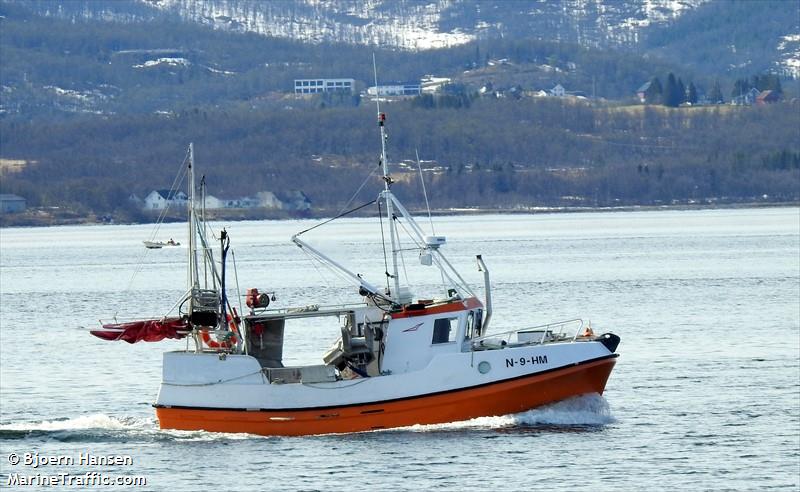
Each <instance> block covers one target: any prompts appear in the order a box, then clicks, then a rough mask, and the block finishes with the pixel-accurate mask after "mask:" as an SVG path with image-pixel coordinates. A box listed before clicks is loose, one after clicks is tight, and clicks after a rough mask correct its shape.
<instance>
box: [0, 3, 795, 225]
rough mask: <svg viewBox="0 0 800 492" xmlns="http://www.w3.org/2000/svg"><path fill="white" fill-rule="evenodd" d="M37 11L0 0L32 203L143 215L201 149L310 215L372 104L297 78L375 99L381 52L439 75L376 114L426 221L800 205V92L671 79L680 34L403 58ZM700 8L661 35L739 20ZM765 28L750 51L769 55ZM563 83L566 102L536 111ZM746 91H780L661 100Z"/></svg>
mask: <svg viewBox="0 0 800 492" xmlns="http://www.w3.org/2000/svg"><path fill="white" fill-rule="evenodd" d="M30 4H35V5H39V6H41V5H44V6H45V7H46V6H48V5H51V4H50V3H47V2H12V3H5V2H0V28H1V29H0V55H1V56H0V62H1V63H2V70H0V193H14V194H18V195H20V196H23V197H24V198H25V199H26V200H27V201H28V205H29V206H32V207H61V209H68V210H71V211H74V212H75V213H76V214H92V213H93V214H98V215H113V216H114V217H115V219H121V220H147V219H148V217H147V216H145V215H142V213H141V212H140V211H139V210H138V209H137V206H136V205H135V204H134V203H133V202H131V201H130V200H129V197H130V196H131V194H136V195H138V196H139V197H142V196H143V195H144V194H146V193H148V192H149V191H151V190H153V189H162V188H166V187H169V184H170V183H171V182H172V178H173V176H174V174H175V171H176V168H177V166H178V165H179V163H180V162H181V160H182V158H183V155H184V151H185V148H186V145H187V144H188V143H189V142H194V143H195V145H196V148H197V162H198V166H199V168H200V169H201V170H202V173H203V174H205V175H206V176H207V181H208V183H209V188H210V192H211V193H212V194H214V195H215V196H222V197H230V198H235V197H241V196H246V195H252V194H254V193H256V192H259V191H264V190H271V191H276V190H302V191H303V192H305V193H306V194H307V195H308V197H309V198H310V199H311V201H312V206H313V210H314V212H313V213H317V214H325V213H330V211H332V210H333V211H335V210H338V208H340V207H341V206H342V205H343V203H344V201H345V200H346V199H348V198H349V197H350V195H351V194H352V192H353V191H354V189H355V188H356V187H357V184H358V183H360V182H361V181H362V180H363V179H364V178H365V177H366V176H367V175H369V173H370V172H372V171H373V170H374V168H375V165H376V163H377V154H378V150H379V145H378V144H379V142H378V141H377V140H378V138H377V129H376V127H375V123H374V119H375V106H374V103H372V102H370V101H368V100H367V99H366V98H362V97H361V96H360V94H358V93H355V94H352V95H342V94H325V95H315V96H295V95H293V94H292V93H291V88H292V86H293V79H295V78H303V77H352V78H354V79H356V85H357V89H358V90H359V91H360V90H362V89H364V88H365V86H367V85H368V84H371V83H372V82H371V81H372V77H373V73H372V54H373V52H374V53H375V55H376V58H377V60H378V65H379V75H380V78H381V80H387V81H388V80H418V79H419V78H420V77H421V76H423V75H425V74H434V75H437V76H444V77H449V78H451V80H452V83H451V84H450V85H448V86H445V87H444V89H443V91H442V92H441V93H439V94H436V95H430V94H425V95H422V96H420V97H416V98H409V99H405V100H400V101H394V102H387V103H386V104H385V105H384V109H386V110H387V112H388V114H389V134H390V137H391V138H390V140H389V152H390V159H391V161H392V163H393V164H395V165H396V167H395V171H394V174H395V175H396V177H397V179H398V184H397V185H396V187H397V189H398V192H399V193H400V194H401V195H405V197H406V199H407V200H408V201H409V202H410V203H411V204H412V205H414V206H422V204H423V203H424V200H423V199H422V196H421V194H420V193H419V191H418V186H416V182H415V181H414V180H416V179H418V178H417V177H416V175H415V174H414V173H413V172H412V171H413V169H414V168H415V164H414V163H413V160H414V156H415V151H417V150H418V151H419V154H420V157H421V159H422V160H423V161H424V167H425V169H426V170H427V171H426V176H427V178H426V179H427V180H428V181H429V190H430V191H431V195H432V200H433V205H434V207H484V208H525V207H534V206H542V205H548V206H562V205H573V206H610V205H634V204H670V203H689V202H714V203H716V202H741V201H755V200H757V201H768V202H779V201H787V200H789V201H797V200H800V168H799V166H800V107H798V102H797V97H798V81H797V80H795V79H792V78H789V77H786V76H785V75H781V74H776V73H773V72H768V71H764V70H763V66H762V65H757V64H756V63H755V62H754V63H753V65H752V68H753V71H752V72H746V71H745V72H744V74H745V75H744V76H738V75H737V76H734V73H740V72H734V71H731V70H725V69H724V68H723V67H722V66H721V65H718V64H716V65H715V63H717V62H718V61H719V62H720V63H722V62H721V61H720V60H723V58H724V57H722V55H721V54H720V55H719V57H716V56H715V61H709V62H708V63H696V62H691V63H685V62H686V60H683V59H681V58H680V57H674V56H668V53H667V51H669V52H673V53H674V52H675V51H676V49H667V48H666V47H667V46H673V47H675V46H681V48H680V49H685V50H688V47H686V46H684V45H681V44H680V43H681V42H682V41H681V39H688V35H679V36H677V37H676V35H675V34H671V33H672V32H673V31H663V32H662V31H658V30H652V31H651V37H649V38H648V40H647V41H646V42H647V43H650V44H651V45H652V49H650V50H647V51H645V52H641V53H636V52H632V51H630V50H622V51H616V50H613V49H600V48H596V47H587V46H585V45H580V44H573V43H567V42H557V41H555V40H542V39H533V38H516V37H509V38H505V37H504V38H487V39H479V40H477V41H473V42H470V43H466V44H462V45H459V46H455V47H450V48H447V49H434V50H425V51H420V52H412V51H406V50H396V49H389V48H382V49H375V48H373V47H366V46H360V45H352V44H330V43H316V44H304V43H301V42H299V41H292V40H289V39H278V38H271V37H265V36H261V35H256V34H252V33H237V32H228V31H223V30H214V29H211V28H209V27H205V26H202V25H196V24H191V23H187V22H185V21H181V20H180V19H177V18H176V17H175V16H170V15H165V16H159V17H147V18H146V22H145V21H144V20H142V18H137V17H136V16H135V15H133V14H132V13H131V12H132V11H130V9H129V7H130V5H131V2H122V3H118V4H117V3H114V4H110V5H113V6H114V7H115V8H117V9H121V10H125V9H128V13H129V14H130V15H131V16H132V17H131V18H130V19H128V20H129V21H126V22H123V21H121V20H119V17H114V19H115V20H113V21H103V20H98V19H92V18H66V17H59V16H42V15H38V14H36V13H34V11H32V10H29V9H28V8H26V5H30ZM133 5H136V6H137V8H141V9H144V10H147V7H146V6H142V5H141V4H139V3H137V2H133ZM711 5H712V7H708V8H709V9H711V10H702V9H706V6H705V4H704V5H703V7H702V9H701V8H698V9H697V10H696V11H695V13H694V14H693V16H689V15H688V14H687V15H685V16H683V17H682V18H681V19H682V20H680V22H675V23H674V25H675V26H676V27H675V29H677V31H674V32H676V33H682V32H683V33H688V32H694V30H701V31H702V30H703V29H706V28H707V30H708V31H715V30H716V31H719V30H720V29H723V27H724V26H728V25H732V23H734V24H735V23H737V22H738V23H739V24H740V23H741V19H739V18H736V19H731V18H727V17H720V18H714V19H712V18H710V17H708V14H707V13H704V12H709V11H710V12H712V13H713V12H714V10H713V9H714V8H717V7H714V5H716V4H715V3H712V4H711ZM737 5H738V4H737ZM770 5H772V4H770ZM144 10H143V12H144ZM731 11H732V12H738V14H737V15H739V16H741V15H743V10H742V9H741V8H739V7H736V8H732V10H731ZM720 16H722V13H720ZM774 17H775V16H774V13H773V15H772V17H770V16H768V15H766V14H763V13H762V14H759V15H757V16H755V17H754V19H757V20H758V21H759V22H761V23H762V24H766V23H768V21H769V19H773V20H774ZM737 19H738V20H737ZM734 21H735V22H734ZM779 24H780V25H779V26H778V27H776V28H774V29H772V30H770V29H768V26H767V27H765V26H764V25H762V26H760V27H759V28H758V29H755V30H754V31H753V32H752V33H751V34H749V36H751V37H752V39H754V40H759V39H762V38H763V39H768V40H770V41H769V42H770V43H771V42H772V41H774V40H775V36H776V35H777V34H775V33H780V32H784V30H785V26H784V24H782V23H779ZM737 25H738V24H737ZM720 26H723V27H720ZM665 29H666V28H665ZM659 36H660V37H659ZM708 42H709V43H713V40H712V39H710V38H709V40H708ZM754 43H755V41H754ZM658 46H664V47H665V48H664V49H665V50H666V51H665V52H664V53H661V54H660V51H659V48H658ZM704 49H709V48H708V47H707V48H704ZM753 53H754V54H756V55H757V52H756V51H753ZM662 55H663V56H662ZM717 58H718V59H717ZM687 59H692V60H697V58H691V57H687ZM658 80H660V81H664V93H663V94H661V93H659V94H653V97H652V98H651V97H650V96H651V94H649V93H648V96H647V97H648V99H647V100H648V104H641V102H640V100H639V96H638V95H637V94H636V91H637V89H638V88H639V87H640V86H641V85H642V84H643V83H645V82H647V81H654V82H655V81H658ZM684 83H685V94H678V97H677V98H676V96H675V95H676V93H675V88H676V87H681V86H683V84H684ZM556 84H562V85H563V86H564V87H565V88H566V89H567V90H568V91H570V92H572V93H573V94H576V93H577V94H579V96H578V97H566V98H559V97H533V95H534V94H535V93H539V91H541V90H542V89H551V88H552V87H553V86H554V85H556ZM660 84H661V82H658V84H651V86H653V87H655V86H656V85H659V86H660ZM754 86H755V87H757V88H758V89H759V90H763V89H773V88H777V87H780V89H781V91H780V92H781V94H780V97H779V98H778V99H777V102H775V103H774V104H768V105H765V106H760V105H753V106H736V107H734V106H730V105H716V104H713V105H707V106H702V105H701V106H692V107H675V108H665V107H663V106H662V104H664V105H667V106H679V105H681V104H683V103H684V101H687V100H688V101H689V102H690V103H692V104H695V103H696V101H697V100H698V99H700V98H703V97H705V100H706V101H709V97H708V96H709V95H710V94H711V95H713V94H716V93H718V94H720V97H719V98H717V97H716V96H713V97H711V99H712V100H713V101H714V102H716V101H718V100H725V101H726V102H727V101H729V99H730V97H731V96H733V95H736V94H738V93H743V92H746V91H747V90H749V89H750V87H754ZM680 92H681V91H680V90H679V91H678V93H680ZM692 94H693V95H694V99H690V98H689V96H690V95H692ZM656 96H657V97H656ZM409 182H411V183H409ZM410 184H411V185H410ZM378 187H379V183H378V182H377V180H376V181H375V186H373V187H367V188H366V189H367V190H369V191H365V195H364V198H365V199H369V198H372V196H371V195H374V193H375V190H376V189H377V188H378Z"/></svg>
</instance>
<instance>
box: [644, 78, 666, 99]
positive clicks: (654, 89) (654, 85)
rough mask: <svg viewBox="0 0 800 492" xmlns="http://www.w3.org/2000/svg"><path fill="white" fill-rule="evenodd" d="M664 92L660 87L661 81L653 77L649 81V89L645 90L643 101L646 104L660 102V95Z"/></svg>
mask: <svg viewBox="0 0 800 492" xmlns="http://www.w3.org/2000/svg"><path fill="white" fill-rule="evenodd" d="M663 92H664V90H663V88H662V87H661V81H660V80H658V77H653V78H652V79H651V80H650V87H648V88H647V91H645V93H644V95H645V101H647V102H656V101H660V100H661V94H662V93H663Z"/></svg>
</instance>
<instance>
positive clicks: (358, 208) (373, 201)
mask: <svg viewBox="0 0 800 492" xmlns="http://www.w3.org/2000/svg"><path fill="white" fill-rule="evenodd" d="M376 201H377V199H375V200H370V201H368V202H367V203H365V204H363V205H359V206H358V207H356V208H353V209H350V210H348V211H347V212H342V213H340V214H339V215H337V216H336V217H331V218H330V219H328V220H325V221H322V222H320V223H319V224H317V225H315V226H312V227H309V228H308V229H306V230H304V231H300V232H298V233H297V234H295V237H297V236H300V235H302V234H305V233H306V232H309V231H313V230H314V229H316V228H317V227H322V226H324V225H325V224H328V223H330V222H333V221H334V220H336V219H340V218H342V217H344V216H345V215H350V214H352V213H354V212H357V211H359V210H361V209H362V208H364V207H367V206H369V205H372V204H373V203H375V202H376Z"/></svg>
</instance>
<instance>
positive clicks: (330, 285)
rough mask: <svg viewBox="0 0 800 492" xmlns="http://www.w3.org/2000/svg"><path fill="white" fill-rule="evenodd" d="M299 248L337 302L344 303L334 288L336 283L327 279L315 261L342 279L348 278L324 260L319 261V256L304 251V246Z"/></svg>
mask: <svg viewBox="0 0 800 492" xmlns="http://www.w3.org/2000/svg"><path fill="white" fill-rule="evenodd" d="M300 249H301V250H302V251H303V254H305V255H306V256H307V257H308V261H309V262H310V263H311V266H313V267H314V270H316V272H317V275H319V277H320V278H321V279H322V282H323V283H325V284H327V286H328V288H329V289H331V291H333V292H334V294H335V295H336V299H338V300H339V304H345V302H344V301H342V298H341V296H340V295H339V292H338V291H337V289H336V285H335V284H334V283H333V282H331V281H330V280H328V277H327V276H326V275H325V274H324V273H323V271H322V270H320V269H319V268H318V267H317V263H319V264H321V265H322V266H324V267H325V268H327V269H328V270H330V271H331V272H332V273H333V274H334V276H338V277H339V278H340V279H342V280H349V279H347V278H345V277H344V276H343V275H342V274H341V273H339V272H337V271H336V270H335V269H333V268H331V267H330V266H328V265H326V264H325V262H323V261H320V260H319V258H316V257H314V256H313V255H312V254H311V253H309V252H308V251H306V249H305V248H300Z"/></svg>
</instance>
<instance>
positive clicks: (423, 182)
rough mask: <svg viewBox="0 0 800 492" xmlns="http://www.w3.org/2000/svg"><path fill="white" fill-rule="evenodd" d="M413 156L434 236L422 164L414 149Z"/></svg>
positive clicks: (434, 230)
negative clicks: (415, 159)
mask: <svg viewBox="0 0 800 492" xmlns="http://www.w3.org/2000/svg"><path fill="white" fill-rule="evenodd" d="M414 154H416V156H417V169H419V182H420V183H422V194H423V195H425V207H426V208H427V209H428V220H429V221H430V223H431V234H433V235H434V236H435V235H436V229H435V228H434V227H433V217H431V204H430V203H428V190H426V189H425V179H424V178H423V176H422V164H420V162H419V151H418V150H417V149H414Z"/></svg>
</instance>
